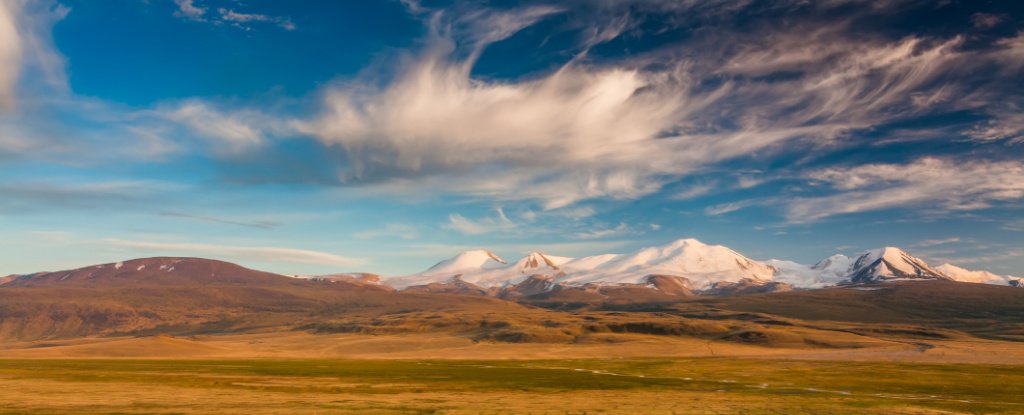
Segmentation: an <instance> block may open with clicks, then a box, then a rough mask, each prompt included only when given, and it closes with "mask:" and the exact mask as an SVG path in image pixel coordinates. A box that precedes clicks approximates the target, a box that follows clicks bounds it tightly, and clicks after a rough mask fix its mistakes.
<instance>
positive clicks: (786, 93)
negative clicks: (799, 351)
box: [0, 0, 1024, 275]
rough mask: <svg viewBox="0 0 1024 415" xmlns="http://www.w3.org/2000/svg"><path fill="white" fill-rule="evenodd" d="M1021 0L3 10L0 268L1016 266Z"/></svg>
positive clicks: (1020, 248) (49, 4) (1022, 261)
mask: <svg viewBox="0 0 1024 415" xmlns="http://www.w3.org/2000/svg"><path fill="white" fill-rule="evenodd" d="M1017 3H1018V2H1013V1H1002V2H1000V1H992V2H975V1H970V2H968V1H943V2H935V1H910V0H907V1H903V0H892V1H885V2H877V1H865V0H834V1H828V2H804V1H797V0H779V1H749V2H726V1H701V2H690V1H657V0H635V1H631V0H621V1H582V0H581V1H568V0H567V1H479V0H478V1H466V2H457V1H456V2H451V1H415V0H405V1H372V2H368V1H336V2H279V1H237V0H224V1H216V0H192V1H187V0H148V1H144V0H115V1H104V2H95V1H92V2H90V1H72V0H64V1H60V2H56V1H44V0H39V1H24V0H4V1H3V2H2V3H0V62H2V63H3V65H0V230H2V234H3V236H4V237H3V238H2V240H0V264H2V267H0V274H7V273H27V272H33V271H39V270H54V269H59V268H67V267H73V266H81V265H87V264H93V263H101V262H109V261H117V260H122V259H128V258H135V257H144V256H157V255H188V256H202V257H210V258H219V259H224V260H229V261H235V262H239V263H242V264H244V265H248V266H252V267H257V268H260V269H265V270H269V271H276V272H283V273H330V272H342V271H370V272H377V273H381V274H387V275H394V274H402V273H410V272H415V271H419V270H421V269H423V268H426V267H428V266H430V265H432V264H433V263H435V262H436V261H438V260H440V259H442V258H445V257H449V256H451V255H454V254H455V253H457V252H459V251H461V250H464V249H470V248H477V247H483V248H490V249H492V250H494V251H495V252H497V253H498V254H499V255H502V256H506V257H512V258H515V257H517V256H520V255H523V254H525V253H527V252H529V251H534V250H539V251H543V252H547V253H550V254H555V255H565V256H582V255H590V254H600V253H609V252H625V251H628V250H632V249H636V248H639V247H643V246H650V245H658V244H664V243H667V242H669V241H672V240H675V239H679V238H685V237H694V238H698V239H701V240H703V241H705V242H708V243H715V244H723V245H727V246H729V247H732V248H734V249H736V250H738V251H740V252H742V253H744V254H746V255H747V256H750V257H752V258H755V259H769V258H783V259H792V260H796V261H800V262H805V263H813V262H815V261H817V260H819V259H821V258H824V257H826V256H829V255H831V254H833V253H836V252H842V253H846V254H855V253H857V252H859V251H862V250H866V249H870V248H875V247H879V246H885V245H894V246H900V247H903V248H905V249H907V250H908V251H910V252H911V253H914V254H916V255H919V256H921V257H923V258H924V259H926V260H928V261H929V262H933V263H935V264H939V263H943V262H952V263H954V264H957V265H961V266H964V267H967V268H972V269H987V270H991V271H994V272H997V273H1002V274H1014V275H1021V274H1024V7H1022V6H1021V5H1019V4H1017Z"/></svg>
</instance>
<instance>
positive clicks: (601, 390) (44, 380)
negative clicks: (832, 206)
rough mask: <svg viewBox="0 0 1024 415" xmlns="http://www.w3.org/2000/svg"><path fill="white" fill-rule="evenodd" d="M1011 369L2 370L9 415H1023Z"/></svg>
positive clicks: (789, 365) (183, 366)
mask: <svg viewBox="0 0 1024 415" xmlns="http://www.w3.org/2000/svg"><path fill="white" fill-rule="evenodd" d="M1020 369H1021V367H1020V366H1014V365H982V364H924V363H896V362H878V361H876V362H837V361H807V360H783V359H763V358H762V359H746V358H723V357H717V358H675V359H559V360H337V359H272V358H265V359H258V360H252V359H227V360H189V359H147V360H129V359H117V360H109V359H78V360H60V359H27V360H25V359H22V360H15V359H2V360H0V391H3V393H2V394H0V413H48V414H82V413H109V414H113V413H118V414H131V413H162V414H171V413H174V414H188V413H225V414H235V413H244V414H270V413H311V414H312V413H315V414H347V413H446V414H448V413H450V414H462V413H537V414H544V413H547V414H565V413H573V414H574V413H666V414H669V413H693V414H824V413H827V414H989V413H1005V414H1015V413H1024V395H1021V394H1020V393H1019V392H1020V385H1022V384H1024V371H1021V370H1020Z"/></svg>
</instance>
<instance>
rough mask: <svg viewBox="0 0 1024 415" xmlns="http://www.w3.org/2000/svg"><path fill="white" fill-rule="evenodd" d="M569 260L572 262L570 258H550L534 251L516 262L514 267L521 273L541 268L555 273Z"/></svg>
mask: <svg viewBox="0 0 1024 415" xmlns="http://www.w3.org/2000/svg"><path fill="white" fill-rule="evenodd" d="M570 260H572V258H566V257H557V256H551V255H547V254H544V253H541V252H537V251H534V252H530V253H529V254H526V256H525V257H523V259H520V260H519V261H518V262H516V263H515V265H514V266H515V268H516V269H518V270H519V271H520V272H522V273H526V272H529V271H532V270H536V269H541V268H550V269H551V270H555V271H557V270H558V267H559V266H561V265H562V264H564V263H566V262H568V261H570Z"/></svg>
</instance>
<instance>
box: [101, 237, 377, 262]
mask: <svg viewBox="0 0 1024 415" xmlns="http://www.w3.org/2000/svg"><path fill="white" fill-rule="evenodd" d="M96 243H98V244H100V245H104V246H107V247H111V248H118V249H127V250H131V251H138V252H146V253H152V254H156V255H182V254H187V255H201V256H206V257H215V258H218V257H219V258H231V259H241V260H249V261H262V262H288V263H295V264H313V265H334V266H342V267H348V266H355V265H359V264H361V263H362V261H360V260H357V259H352V258H346V257H342V256H338V255H334V254H329V253H326V252H319V251H310V250H304V249H293V248H281V247H265V246H232V245H214V244H201V243H178V242H149V241H133V240H124V239H102V240H99V241H97V242H96Z"/></svg>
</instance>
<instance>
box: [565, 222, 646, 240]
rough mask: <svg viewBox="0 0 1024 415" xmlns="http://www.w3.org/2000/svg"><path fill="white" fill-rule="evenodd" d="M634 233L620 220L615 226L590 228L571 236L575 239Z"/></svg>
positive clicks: (634, 232)
mask: <svg viewBox="0 0 1024 415" xmlns="http://www.w3.org/2000/svg"><path fill="white" fill-rule="evenodd" d="M636 233H637V232H636V231H634V230H633V229H631V228H630V227H629V226H628V225H626V224H625V223H624V222H620V223H619V224H618V226H615V227H614V228H605V229H591V230H587V231H584V232H578V233H576V234H575V235H573V236H574V237H575V238H577V239H601V238H610V237H616V236H623V235H631V234H636Z"/></svg>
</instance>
